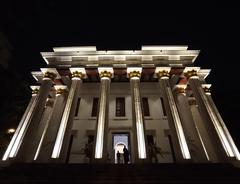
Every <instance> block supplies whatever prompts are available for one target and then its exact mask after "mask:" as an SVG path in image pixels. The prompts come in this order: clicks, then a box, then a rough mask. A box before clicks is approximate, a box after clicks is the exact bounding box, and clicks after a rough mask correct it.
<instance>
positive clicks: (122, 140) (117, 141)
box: [113, 133, 129, 164]
mask: <svg viewBox="0 0 240 184" xmlns="http://www.w3.org/2000/svg"><path fill="white" fill-rule="evenodd" d="M128 141H129V134H128V133H114V134H113V149H114V163H115V164H117V151H119V152H120V154H121V159H120V160H121V162H120V163H123V148H124V146H126V148H127V149H128V150H129V143H128Z"/></svg>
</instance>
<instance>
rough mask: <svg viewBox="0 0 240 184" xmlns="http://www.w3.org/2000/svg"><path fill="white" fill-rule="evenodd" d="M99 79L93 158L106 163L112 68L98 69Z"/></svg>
mask: <svg viewBox="0 0 240 184" xmlns="http://www.w3.org/2000/svg"><path fill="white" fill-rule="evenodd" d="M98 72H99V76H100V78H101V84H100V96H99V97H100V98H99V104H98V114H97V124H96V125H97V128H96V138H95V151H94V158H95V159H97V160H98V161H103V162H104V161H107V155H108V150H107V145H108V144H107V137H108V118H109V117H108V111H109V101H108V99H109V92H110V83H111V77H112V76H113V69H112V68H108V67H107V68H101V67H100V68H98Z"/></svg>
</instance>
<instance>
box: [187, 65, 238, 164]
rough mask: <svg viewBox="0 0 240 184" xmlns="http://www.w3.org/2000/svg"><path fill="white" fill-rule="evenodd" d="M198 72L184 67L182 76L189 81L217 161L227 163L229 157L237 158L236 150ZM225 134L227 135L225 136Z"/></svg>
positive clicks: (195, 69)
mask: <svg viewBox="0 0 240 184" xmlns="http://www.w3.org/2000/svg"><path fill="white" fill-rule="evenodd" d="M198 71H199V68H198V67H186V68H185V69H184V74H185V75H186V77H187V78H188V79H189V83H190V86H191V89H192V91H193V94H194V96H195V98H196V100H197V104H198V105H199V111H200V113H201V115H202V118H203V119H204V120H205V121H204V122H205V124H204V125H205V127H206V129H207V131H208V134H209V135H210V136H211V138H212V141H213V143H212V145H213V146H214V148H215V152H216V153H217V157H218V158H217V159H218V160H219V161H224V160H225V161H228V160H229V158H230V157H236V156H237V157H238V158H239V153H238V151H237V149H234V147H235V144H234V145H233V144H232V143H231V141H230V137H228V136H230V134H229V132H228V133H227V132H226V127H225V128H224V127H223V124H222V123H223V121H222V122H221V121H220V120H219V117H220V115H219V116H218V115H217V114H216V109H214V107H213V104H212V103H211V102H212V101H211V99H210V98H209V97H208V95H210V92H209V90H208V87H207V86H206V85H205V87H207V88H205V89H203V87H202V83H201V81H200V80H199V77H198V74H197V73H198ZM217 113H218V112H217ZM224 126H225V125H224ZM226 133H227V134H228V135H226ZM235 148H236V147H235Z"/></svg>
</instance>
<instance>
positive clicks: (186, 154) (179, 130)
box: [164, 79, 191, 159]
mask: <svg viewBox="0 0 240 184" xmlns="http://www.w3.org/2000/svg"><path fill="white" fill-rule="evenodd" d="M167 80H168V79H167ZM164 82H166V81H164ZM165 87H166V92H167V97H168V100H169V102H170V109H171V111H172V115H173V120H174V125H175V128H176V132H177V137H178V140H179V144H180V148H181V151H182V154H183V158H184V159H191V156H190V152H189V149H188V145H187V141H186V138H185V135H184V132H183V127H182V124H181V120H180V117H179V114H178V111H177V107H176V104H175V102H174V98H173V95H172V91H171V88H169V87H167V86H165Z"/></svg>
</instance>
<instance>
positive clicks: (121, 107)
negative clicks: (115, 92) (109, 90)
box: [115, 97, 125, 117]
mask: <svg viewBox="0 0 240 184" xmlns="http://www.w3.org/2000/svg"><path fill="white" fill-rule="evenodd" d="M115 114H116V117H119V116H125V98H124V97H118V98H116V113H115Z"/></svg>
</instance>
